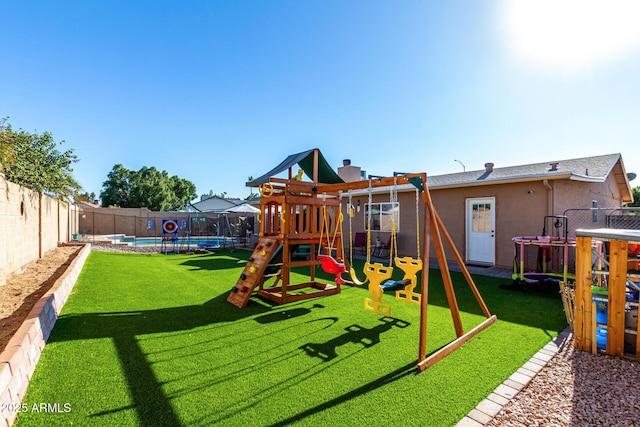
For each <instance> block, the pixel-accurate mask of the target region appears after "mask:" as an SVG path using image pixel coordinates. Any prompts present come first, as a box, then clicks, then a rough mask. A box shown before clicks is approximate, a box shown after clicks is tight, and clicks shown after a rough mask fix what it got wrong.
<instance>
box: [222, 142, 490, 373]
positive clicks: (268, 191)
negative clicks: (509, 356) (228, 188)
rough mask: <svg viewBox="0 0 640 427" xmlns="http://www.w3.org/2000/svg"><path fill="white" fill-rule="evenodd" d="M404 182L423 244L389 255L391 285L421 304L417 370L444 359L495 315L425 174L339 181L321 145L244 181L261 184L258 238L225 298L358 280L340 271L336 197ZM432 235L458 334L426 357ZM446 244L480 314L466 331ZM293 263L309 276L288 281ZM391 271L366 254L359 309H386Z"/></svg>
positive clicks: (298, 293)
mask: <svg viewBox="0 0 640 427" xmlns="http://www.w3.org/2000/svg"><path fill="white" fill-rule="evenodd" d="M296 164H297V165H298V166H300V167H301V168H302V169H301V170H300V171H299V172H298V173H297V175H295V176H294V174H293V166H295V165H296ZM285 170H288V178H286V179H282V178H275V177H273V176H274V175H276V174H278V173H280V172H283V171H285ZM302 172H304V173H306V175H307V176H308V177H309V179H311V181H310V182H309V181H302V180H301V178H302ZM407 184H411V185H412V186H414V187H415V188H416V189H417V191H418V192H419V193H420V197H419V200H421V203H422V205H423V208H424V209H423V210H422V211H423V218H422V224H424V226H423V236H422V237H423V241H424V244H423V248H422V251H421V256H420V258H419V259H413V258H410V257H396V259H395V262H396V266H397V267H398V268H400V269H401V270H402V271H404V273H405V278H404V280H403V281H402V282H403V283H404V284H406V285H407V286H406V287H405V288H404V289H398V290H397V291H396V298H397V299H400V300H405V301H407V302H412V303H414V304H418V305H419V306H420V338H419V350H418V365H417V367H418V370H419V371H420V372H421V371H424V370H425V369H426V368H428V367H429V366H431V365H433V364H435V363H436V362H438V361H439V360H441V359H443V358H444V357H446V356H447V355H448V354H450V353H451V352H453V351H454V350H455V349H457V348H458V347H460V346H462V345H463V344H464V343H465V342H467V341H468V340H469V339H471V338H472V337H473V336H475V335H476V334H478V333H479V332H480V331H482V330H484V329H485V328H487V327H488V326H490V325H491V324H493V323H494V322H495V321H496V316H495V315H491V313H490V312H489V310H488V308H487V306H486V305H485V303H484V301H483V300H482V296H481V295H480V292H479V291H478V289H477V287H476V285H475V283H474V281H473V279H472V277H471V275H470V273H469V271H468V270H467V268H466V266H465V264H464V261H463V259H462V257H461V255H460V253H459V252H458V251H457V249H456V247H455V244H454V243H453V240H452V238H451V236H450V235H449V234H448V232H447V230H446V229H445V227H444V224H443V222H442V220H441V218H440V216H439V215H438V213H437V212H436V210H435V208H434V206H433V203H432V201H431V196H430V194H429V189H428V186H427V176H426V174H425V173H417V174H405V175H397V176H393V177H382V178H374V179H369V180H361V181H353V182H343V181H342V180H341V179H340V178H339V177H338V176H337V175H336V174H335V172H333V170H332V169H330V167H329V166H328V164H327V163H326V161H325V160H324V157H323V156H322V154H321V153H320V151H319V150H318V149H313V150H308V151H306V152H302V153H298V154H294V155H291V156H289V157H288V158H287V159H285V160H284V161H283V162H282V163H281V164H280V165H279V166H277V167H276V168H274V169H273V170H272V171H270V172H268V173H267V174H265V175H263V176H262V177H260V178H258V179H256V180H254V181H252V182H251V183H247V185H256V186H258V185H259V186H260V193H261V195H262V198H261V202H260V210H261V212H260V214H259V221H260V237H259V240H258V243H257V245H256V247H255V249H254V251H253V253H252V254H251V257H250V258H249V261H248V262H247V265H246V266H245V268H244V270H243V272H242V274H241V275H240V277H239V279H238V281H237V282H236V284H235V286H234V287H233V288H232V290H231V293H230V294H229V297H228V298H227V301H229V302H230V303H232V304H234V305H236V306H237V307H239V308H242V307H244V306H246V305H247V303H248V301H249V299H250V297H251V296H252V294H253V292H254V290H255V289H256V287H257V288H258V292H257V293H258V295H259V296H261V297H263V298H265V299H267V300H270V301H273V302H275V303H277V304H286V303H289V302H292V301H298V300H303V299H308V298H316V297H320V296H327V295H332V294H337V293H339V292H340V286H341V285H343V284H345V283H349V284H356V285H358V284H362V282H358V281H357V279H355V277H354V276H353V273H352V278H353V281H349V280H345V279H343V278H342V274H343V273H349V271H350V266H349V265H348V263H347V260H346V259H345V254H344V247H343V235H342V234H343V233H342V221H343V212H342V204H341V199H342V196H343V195H344V194H345V192H351V191H353V190H366V189H367V188H368V189H371V188H379V187H397V186H400V185H407ZM349 194H350V193H349ZM417 200H418V197H417ZM416 203H418V202H416ZM431 240H432V241H433V245H434V251H435V255H436V257H437V261H438V265H439V268H440V271H441V274H442V278H443V282H444V288H445V292H446V297H447V301H448V304H449V308H450V311H451V316H452V319H453V324H454V328H455V332H456V336H457V338H456V339H455V340H454V341H452V342H450V343H449V344H447V345H446V346H444V347H442V348H440V349H439V350H437V351H436V352H434V353H432V354H431V355H429V357H427V354H426V349H427V307H428V289H429V274H428V266H429V256H430V250H431V248H430V243H431V242H430V241H431ZM349 244H351V242H349ZM445 244H446V246H447V247H448V248H449V250H450V252H451V253H452V254H453V256H454V258H455V261H456V262H457V264H458V265H459V267H460V269H461V271H462V273H463V275H464V277H465V279H466V282H467V284H468V285H469V287H470V289H471V290H472V292H473V294H474V296H475V298H476V300H477V302H478V304H479V306H480V307H481V309H482V311H483V313H484V315H485V317H486V320H484V321H483V322H482V323H481V324H479V325H478V326H476V327H475V328H473V329H471V330H470V331H467V332H465V331H464V329H463V326H462V321H461V318H460V312H459V309H458V302H457V299H456V296H455V291H454V287H453V282H452V279H451V274H450V271H449V266H448V262H447V258H446V254H445ZM301 248H305V249H307V251H305V252H304V253H305V255H306V256H305V259H302V260H301V259H299V258H298V257H296V256H295V254H299V253H300V249H301ZM318 265H320V266H321V267H322V268H323V270H324V271H326V272H328V273H330V274H334V275H335V277H336V279H335V281H334V283H332V284H326V283H322V282H319V281H318V280H316V274H315V270H316V267H317V266H318ZM423 266H426V269H423ZM298 267H307V268H309V281H308V282H305V283H291V271H292V269H293V268H298ZM421 269H422V275H421V291H420V294H415V293H413V288H414V287H415V285H416V284H417V283H416V281H417V279H416V277H417V272H418V271H420V270H421ZM392 270H393V268H392V267H387V266H383V265H382V264H381V263H370V262H369V259H368V258H367V262H366V264H365V270H364V273H365V275H366V277H367V279H366V281H365V282H368V289H369V293H370V295H371V297H370V298H367V299H366V300H365V309H367V310H369V311H372V312H375V313H377V314H381V315H384V316H389V315H390V307H389V305H388V304H384V303H382V302H381V296H382V294H383V292H384V291H383V290H382V288H383V283H382V282H383V281H385V280H387V279H389V278H390V277H391V274H392ZM270 277H275V283H273V284H271V285H269V286H266V285H265V280H266V279H268V278H270ZM354 282H355V283H354Z"/></svg>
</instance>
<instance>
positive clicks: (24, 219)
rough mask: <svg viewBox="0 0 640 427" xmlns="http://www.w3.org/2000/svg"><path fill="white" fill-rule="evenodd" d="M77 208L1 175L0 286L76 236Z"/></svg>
mask: <svg viewBox="0 0 640 427" xmlns="http://www.w3.org/2000/svg"><path fill="white" fill-rule="evenodd" d="M77 224H78V221H77V210H76V208H75V206H73V205H69V204H68V203H66V202H60V201H58V200H56V199H54V198H52V197H49V196H47V195H44V194H42V195H41V194H40V193H36V192H34V191H31V190H29V189H27V188H25V187H22V186H21V185H17V184H14V183H12V182H9V181H8V180H7V179H6V178H5V176H4V175H3V174H0V236H2V239H0V286H2V285H3V284H4V283H5V282H6V278H7V277H8V276H9V275H11V274H13V273H20V272H22V271H23V270H24V269H25V268H26V267H27V265H29V264H30V263H31V262H33V261H35V260H37V259H38V258H40V257H42V256H43V255H44V254H46V253H47V252H48V251H50V250H51V249H54V248H55V247H56V246H58V243H59V242H68V241H69V237H68V236H71V235H72V234H73V233H76V232H77V231H75V229H74V228H76V227H77Z"/></svg>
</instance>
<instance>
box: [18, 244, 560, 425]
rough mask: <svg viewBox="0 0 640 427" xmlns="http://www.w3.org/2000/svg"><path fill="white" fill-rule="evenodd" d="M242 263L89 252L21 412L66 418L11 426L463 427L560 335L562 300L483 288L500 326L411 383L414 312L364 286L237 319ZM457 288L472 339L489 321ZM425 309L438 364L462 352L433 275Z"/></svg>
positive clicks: (22, 417)
mask: <svg viewBox="0 0 640 427" xmlns="http://www.w3.org/2000/svg"><path fill="white" fill-rule="evenodd" d="M248 257H249V252H244V251H239V252H236V253H231V252H229V251H220V252H218V253H215V254H204V255H203V254H197V255H170V256H165V255H161V254H154V255H140V254H117V253H115V254H114V253H102V252H92V253H91V254H90V256H89V258H88V259H87V261H86V264H85V266H84V269H83V271H82V273H81V275H80V277H79V280H78V282H77V284H76V287H75V289H74V291H73V293H72V295H71V296H70V298H69V300H68V302H67V304H66V306H65V307H64V309H63V311H62V313H61V316H60V318H59V319H58V321H57V323H56V325H55V328H54V330H53V332H52V334H51V336H50V338H49V342H48V343H47V346H46V348H45V350H44V352H43V354H42V357H41V359H40V362H39V364H38V367H37V369H36V371H35V374H34V376H33V379H32V382H31V384H30V386H29V389H28V391H27V395H26V397H25V399H24V403H26V404H27V407H32V405H33V404H40V403H59V405H60V408H61V410H64V409H65V408H68V409H70V411H69V412H60V413H51V412H33V411H29V412H27V413H23V414H19V416H18V423H17V425H19V426H28V425H34V426H42V425H72V424H73V425H81V426H91V425H95V426H105V425H118V426H135V425H143V426H161V425H164V426H171V425H189V426H206V425H213V424H215V425H222V426H244V425H246V426H280V425H282V426H284V425H290V424H296V425H309V426H318V425H326V426H331V425H348V426H358V425H363V426H364V425H367V426H368V425H376V424H386V425H391V426H400V425H401V426H413V425H415V426H427V425H428V426H447V425H454V424H456V423H457V422H458V421H459V420H460V419H461V418H462V417H463V416H464V415H466V414H467V413H468V412H469V411H470V410H471V409H473V408H474V407H475V405H476V404H477V403H478V402H480V401H481V400H482V399H484V398H485V397H486V396H487V395H488V394H489V393H491V392H492V391H493V390H494V389H495V387H496V386H498V385H499V384H500V383H502V382H503V381H504V380H505V379H506V378H507V377H509V376H510V375H511V374H512V373H513V372H515V371H516V370H517V369H518V368H519V367H521V366H522V365H523V364H524V362H526V361H527V360H528V359H529V358H530V357H531V356H532V355H533V354H534V353H535V352H537V351H538V350H539V349H540V348H541V347H543V346H544V345H545V344H546V343H547V342H549V340H550V339H552V338H553V337H554V336H556V335H557V333H558V332H559V331H561V330H562V329H564V328H565V327H566V320H565V316H564V313H563V311H562V302H561V300H560V299H559V298H551V297H548V296H544V295H533V294H523V293H520V292H517V291H507V290H502V289H499V284H501V283H504V282H505V280H504V279H496V278H491V277H483V276H474V277H475V279H476V284H477V286H478V288H479V290H480V292H481V294H482V296H483V298H484V300H485V302H486V304H487V306H488V307H489V310H490V311H491V312H492V314H496V315H497V316H498V321H497V322H496V324H494V325H493V326H491V327H489V328H488V329H486V330H485V331H483V332H482V333H480V334H479V335H478V336H477V337H475V338H473V339H472V340H471V341H470V342H468V343H467V344H465V345H464V346H463V347H462V348H460V349H458V350H456V351H455V352H453V353H452V354H451V355H449V356H448V357H447V358H445V359H444V360H442V361H441V362H439V363H437V364H436V365H435V366H433V367H431V368H429V369H427V370H426V371H425V372H424V373H421V374H416V369H415V365H416V359H417V353H418V329H419V312H418V309H419V307H418V306H417V305H413V304H408V303H403V302H399V301H396V300H395V299H394V297H393V295H392V294H385V296H384V297H383V302H387V303H389V304H391V306H392V309H391V310H392V311H391V314H392V317H387V318H385V317H382V316H379V315H376V314H374V313H371V312H369V311H366V310H364V309H363V300H364V298H365V297H366V296H368V292H367V289H366V286H364V287H349V286H343V287H342V292H341V293H340V294H338V295H333V296H329V297H325V298H318V299H312V300H307V301H302V302H298V303H291V304H287V305H283V306H278V305H272V304H270V303H267V302H265V301H262V300H260V299H259V298H257V297H253V298H252V300H251V302H250V303H249V305H248V306H247V307H245V308H244V309H238V308H237V307H235V306H233V305H232V304H230V303H228V302H226V299H227V296H228V293H229V290H230V288H231V287H232V286H233V285H234V284H235V282H236V280H237V277H238V276H239V274H240V273H241V272H242V269H243V267H244V265H245V263H246V260H247V258H248ZM356 267H359V268H361V267H362V264H361V263H356ZM360 271H362V270H361V269H360ZM397 273H398V274H399V273H400V272H397ZM319 275H320V277H327V278H328V276H323V274H322V273H321V272H319ZM452 275H453V278H454V284H455V287H456V295H457V298H458V302H459V307H460V310H461V316H462V321H463V325H464V328H465V331H468V330H469V329H471V328H473V327H474V326H476V325H477V324H479V323H481V322H482V321H483V320H484V316H482V313H481V310H480V309H479V307H478V305H477V303H476V301H475V299H474V298H473V295H472V293H471V292H470V291H469V290H468V286H467V284H466V282H465V281H464V279H463V277H462V275H460V274H458V273H452ZM394 277H395V276H394ZM296 280H297V281H296ZM304 280H305V279H304V278H303V277H302V276H299V275H297V274H294V275H293V276H292V283H298V282H302V281H304ZM429 304H430V305H429V312H428V319H429V321H428V336H427V345H428V348H427V352H428V353H431V352H433V351H435V350H437V349H438V348H440V347H442V346H444V345H446V344H447V343H448V342H450V341H451V340H453V339H455V332H454V329H453V323H452V319H451V315H450V312H449V309H448V307H447V304H446V297H445V294H444V290H443V288H442V281H441V279H440V271H439V270H431V274H430V285H429ZM64 404H68V405H67V406H63V405H64Z"/></svg>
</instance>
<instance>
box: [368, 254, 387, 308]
mask: <svg viewBox="0 0 640 427" xmlns="http://www.w3.org/2000/svg"><path fill="white" fill-rule="evenodd" d="M364 274H365V275H366V276H367V279H368V280H369V294H371V298H365V299H364V309H365V310H368V311H373V312H374V313H377V314H380V315H382V316H390V315H391V306H390V305H389V304H385V303H383V302H382V301H381V299H382V294H383V293H384V290H383V289H382V287H381V284H382V282H383V281H385V280H389V279H390V278H391V275H392V274H393V267H391V266H389V267H386V266H384V265H382V264H381V263H379V262H376V263H373V264H371V263H368V262H367V263H365V265H364Z"/></svg>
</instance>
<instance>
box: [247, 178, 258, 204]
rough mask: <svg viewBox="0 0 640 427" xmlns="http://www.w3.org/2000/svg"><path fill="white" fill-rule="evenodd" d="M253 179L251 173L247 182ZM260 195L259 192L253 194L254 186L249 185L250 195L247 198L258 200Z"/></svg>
mask: <svg viewBox="0 0 640 427" xmlns="http://www.w3.org/2000/svg"><path fill="white" fill-rule="evenodd" d="M251 181H253V176H252V175H249V177H248V178H247V182H251ZM259 197H260V195H259V194H257V193H256V194H253V187H249V195H248V196H247V198H246V199H245V200H256V199H258V198H259Z"/></svg>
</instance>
